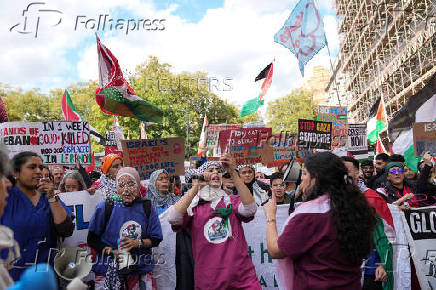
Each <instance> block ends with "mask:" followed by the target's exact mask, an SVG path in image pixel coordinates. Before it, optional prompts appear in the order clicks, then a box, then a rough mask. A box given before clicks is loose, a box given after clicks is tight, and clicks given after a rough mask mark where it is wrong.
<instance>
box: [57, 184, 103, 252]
mask: <svg viewBox="0 0 436 290" xmlns="http://www.w3.org/2000/svg"><path fill="white" fill-rule="evenodd" d="M59 198H60V199H61V200H62V201H63V202H64V203H65V205H66V206H67V207H69V208H70V209H71V211H72V212H73V214H74V216H75V217H76V218H75V219H74V223H75V228H74V232H73V235H72V236H71V237H68V238H65V240H64V242H63V243H62V247H63V248H65V247H78V246H84V244H87V237H88V227H89V221H90V220H91V217H92V215H93V214H94V210H95V207H96V206H97V204H98V203H99V202H101V201H102V200H104V195H103V194H102V193H101V192H100V191H99V190H97V191H96V192H95V193H94V194H93V195H90V194H89V193H88V192H87V191H85V190H84V191H76V192H63V193H60V194H59Z"/></svg>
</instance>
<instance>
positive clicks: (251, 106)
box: [239, 63, 273, 117]
mask: <svg viewBox="0 0 436 290" xmlns="http://www.w3.org/2000/svg"><path fill="white" fill-rule="evenodd" d="M272 75H273V63H270V64H269V65H267V66H266V67H265V68H264V69H263V70H262V71H261V72H260V73H259V75H258V76H257V77H256V78H255V80H254V81H255V82H257V81H259V80H261V79H265V80H264V81H263V83H262V86H261V92H260V94H259V95H258V96H257V97H256V98H254V99H250V100H248V101H247V102H245V103H244V105H242V109H241V114H240V115H239V117H244V116H247V115H250V114H253V113H256V112H257V110H258V109H259V107H260V106H262V105H263V104H264V100H263V97H264V96H265V95H266V92H267V91H268V89H269V88H270V87H271V82H272Z"/></svg>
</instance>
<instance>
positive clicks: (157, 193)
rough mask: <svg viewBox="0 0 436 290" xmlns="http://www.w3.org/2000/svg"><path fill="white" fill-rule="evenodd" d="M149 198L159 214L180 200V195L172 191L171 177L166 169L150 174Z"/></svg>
mask: <svg viewBox="0 0 436 290" xmlns="http://www.w3.org/2000/svg"><path fill="white" fill-rule="evenodd" d="M147 198H149V199H150V200H151V204H152V205H153V207H154V209H155V210H156V212H157V214H158V215H160V214H161V213H163V212H165V211H166V210H167V209H168V207H170V206H171V205H173V204H175V203H176V202H177V201H178V200H179V198H180V197H178V196H176V195H175V194H174V193H172V192H170V179H169V177H168V172H167V171H166V170H165V169H159V170H156V171H154V172H153V173H152V174H151V175H150V181H149V184H148V192H147Z"/></svg>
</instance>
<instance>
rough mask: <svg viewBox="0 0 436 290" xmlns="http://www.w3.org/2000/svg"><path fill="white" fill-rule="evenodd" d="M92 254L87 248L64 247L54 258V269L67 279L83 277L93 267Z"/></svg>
mask: <svg viewBox="0 0 436 290" xmlns="http://www.w3.org/2000/svg"><path fill="white" fill-rule="evenodd" d="M90 259H91V256H90V255H89V252H88V251H87V250H86V249H82V248H79V247H73V248H63V249H61V250H60V251H59V252H58V253H57V254H56V256H55V258H54V270H55V272H56V274H58V276H59V277H61V278H62V279H64V280H66V281H71V280H73V279H74V278H79V279H82V278H83V277H85V276H86V275H88V274H89V272H90V271H91V268H92V261H90Z"/></svg>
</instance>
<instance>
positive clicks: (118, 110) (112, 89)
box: [95, 37, 163, 123]
mask: <svg viewBox="0 0 436 290" xmlns="http://www.w3.org/2000/svg"><path fill="white" fill-rule="evenodd" d="M97 53H98V67H99V88H98V89H97V91H96V93H95V95H96V101H97V104H98V105H99V106H100V109H101V110H102V111H103V112H105V113H108V114H112V115H118V116H124V117H130V118H136V119H139V120H141V121H144V122H155V123H162V117H163V112H162V111H161V110H160V109H159V108H157V107H156V106H154V105H152V104H151V103H149V102H147V101H145V100H143V99H141V98H140V97H138V96H137V95H136V93H135V91H134V90H133V89H132V88H131V87H130V86H129V83H128V82H127V81H126V80H125V79H124V77H123V73H122V71H121V67H120V66H119V64H118V60H117V59H116V58H115V56H114V55H113V54H112V53H111V51H110V50H109V49H107V48H106V47H105V46H104V45H103V44H101V43H100V39H99V38H98V37H97Z"/></svg>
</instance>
